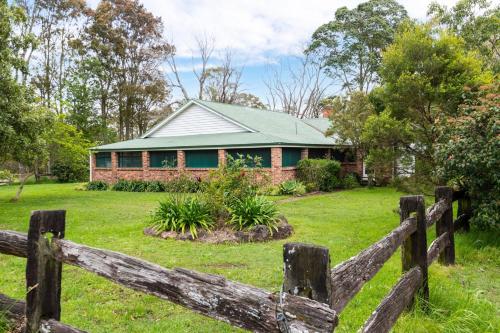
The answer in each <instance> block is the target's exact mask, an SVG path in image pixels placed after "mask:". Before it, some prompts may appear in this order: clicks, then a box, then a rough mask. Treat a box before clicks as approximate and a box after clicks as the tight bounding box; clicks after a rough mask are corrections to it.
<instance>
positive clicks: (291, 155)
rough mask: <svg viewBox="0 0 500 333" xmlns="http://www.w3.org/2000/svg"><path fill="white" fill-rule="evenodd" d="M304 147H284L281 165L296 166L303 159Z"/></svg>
mask: <svg viewBox="0 0 500 333" xmlns="http://www.w3.org/2000/svg"><path fill="white" fill-rule="evenodd" d="M301 156H302V149H300V148H282V153H281V166H282V167H294V166H297V163H298V162H299V161H300V160H301Z"/></svg>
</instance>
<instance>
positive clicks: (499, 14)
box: [428, 0, 500, 73]
mask: <svg viewBox="0 0 500 333" xmlns="http://www.w3.org/2000/svg"><path fill="white" fill-rule="evenodd" d="M428 15H429V16H430V17H431V21H433V22H435V23H436V24H438V25H439V26H441V27H443V28H447V29H449V30H451V31H453V32H454V33H456V34H457V35H458V36H460V37H461V38H463V40H464V41H465V47H466V48H467V49H468V50H478V51H479V53H480V54H481V56H482V60H483V63H484V64H485V65H487V66H488V67H489V68H490V69H493V70H494V71H495V73H498V72H499V71H500V37H499V34H498V31H499V30H500V6H498V5H497V6H495V7H493V8H491V3H490V2H488V1H487V0H460V1H458V2H457V3H456V4H455V6H453V7H451V8H447V7H446V6H444V5H440V4H438V3H437V2H433V3H431V5H430V6H429V11H428Z"/></svg>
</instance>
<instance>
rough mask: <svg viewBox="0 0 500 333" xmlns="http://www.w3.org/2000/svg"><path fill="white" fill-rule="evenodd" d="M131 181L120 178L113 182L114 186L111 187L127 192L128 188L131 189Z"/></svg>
mask: <svg viewBox="0 0 500 333" xmlns="http://www.w3.org/2000/svg"><path fill="white" fill-rule="evenodd" d="M129 183H130V182H129V181H128V180H124V179H120V180H118V181H117V182H116V183H114V184H113V186H112V187H111V189H112V190H113V191H123V192H127V191H128V189H129Z"/></svg>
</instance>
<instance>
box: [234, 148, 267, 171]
mask: <svg viewBox="0 0 500 333" xmlns="http://www.w3.org/2000/svg"><path fill="white" fill-rule="evenodd" d="M227 154H228V155H229V156H231V157H232V158H234V159H237V158H239V157H240V155H241V156H243V158H245V157H247V156H248V155H250V156H252V157H256V156H257V157H260V158H261V161H260V166H261V167H263V168H270V167H271V149H270V148H247V149H228V150H227ZM248 167H250V168H253V167H255V165H248Z"/></svg>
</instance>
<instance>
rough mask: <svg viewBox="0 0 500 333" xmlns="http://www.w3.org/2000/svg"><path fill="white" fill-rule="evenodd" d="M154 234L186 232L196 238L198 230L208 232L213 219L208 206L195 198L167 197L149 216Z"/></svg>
mask: <svg viewBox="0 0 500 333" xmlns="http://www.w3.org/2000/svg"><path fill="white" fill-rule="evenodd" d="M150 224H151V227H152V228H153V229H154V230H155V231H156V232H162V231H177V232H182V233H184V232H186V231H189V233H190V234H191V235H192V236H193V238H196V237H197V236H198V230H199V229H205V230H210V228H211V227H212V225H213V218H212V215H211V214H210V207H209V205H208V204H207V203H206V202H204V201H202V200H200V199H199V198H198V197H196V196H189V197H188V196H185V195H169V196H168V197H167V198H166V199H165V200H164V201H160V205H159V207H158V208H157V209H156V211H155V212H153V214H152V215H151V220H150Z"/></svg>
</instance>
